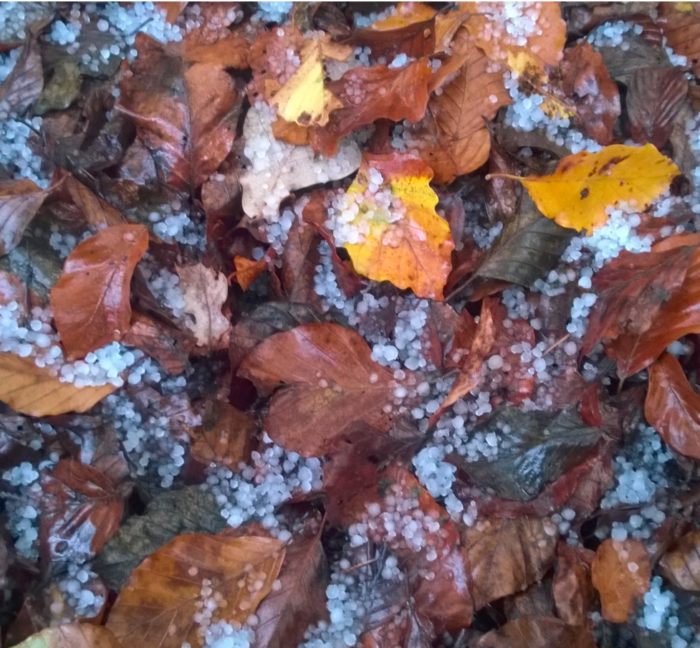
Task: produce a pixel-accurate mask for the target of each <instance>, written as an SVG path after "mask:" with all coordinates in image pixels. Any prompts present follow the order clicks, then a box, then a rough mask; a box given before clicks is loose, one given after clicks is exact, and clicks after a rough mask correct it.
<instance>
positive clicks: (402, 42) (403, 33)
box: [347, 17, 436, 61]
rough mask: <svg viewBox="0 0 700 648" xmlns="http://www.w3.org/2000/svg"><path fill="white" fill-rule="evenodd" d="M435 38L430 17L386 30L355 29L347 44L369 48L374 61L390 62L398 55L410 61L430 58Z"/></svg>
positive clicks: (432, 20) (433, 20)
mask: <svg viewBox="0 0 700 648" xmlns="http://www.w3.org/2000/svg"><path fill="white" fill-rule="evenodd" d="M435 38H436V30H435V18H434V17H430V18H426V19H425V20H421V21H418V22H410V23H408V24H406V25H404V26H403V27H395V28H393V29H387V30H377V29H372V27H371V26H370V27H369V28H368V29H355V31H354V32H353V33H352V36H350V38H349V39H348V41H347V42H348V44H350V45H353V46H355V47H361V48H364V47H367V48H369V50H370V52H371V58H372V59H374V60H377V59H380V58H384V59H385V60H386V61H391V60H393V59H394V58H395V57H396V56H398V55H400V54H405V55H406V56H409V57H411V58H412V59H418V58H421V57H422V56H432V55H433V54H435V53H436V52H435V44H436V40H435Z"/></svg>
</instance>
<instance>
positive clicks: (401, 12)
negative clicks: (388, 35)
mask: <svg viewBox="0 0 700 648" xmlns="http://www.w3.org/2000/svg"><path fill="white" fill-rule="evenodd" d="M436 13H437V12H436V11H435V9H433V8H432V7H431V6H429V5H427V4H425V3H423V2H398V3H397V4H396V11H395V12H394V13H392V14H391V15H390V16H387V17H386V18H381V19H380V20H377V21H375V22H373V23H372V24H371V25H370V26H369V29H373V30H375V31H390V30H392V29H399V28H401V27H406V26H407V25H412V24H414V23H419V22H424V21H426V20H430V19H431V18H433V17H434V16H435V14H436Z"/></svg>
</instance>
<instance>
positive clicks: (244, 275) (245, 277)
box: [233, 255, 267, 290]
mask: <svg viewBox="0 0 700 648" xmlns="http://www.w3.org/2000/svg"><path fill="white" fill-rule="evenodd" d="M233 265H234V266H235V267H236V272H235V278H236V281H237V282H238V285H239V286H240V287H241V288H243V290H248V288H250V286H251V284H252V283H253V282H254V281H255V280H256V279H257V278H258V277H259V276H260V275H261V274H262V273H263V272H265V271H266V270H267V261H265V259H260V260H258V261H253V260H252V259H247V258H246V257H244V256H240V255H236V256H235V257H233Z"/></svg>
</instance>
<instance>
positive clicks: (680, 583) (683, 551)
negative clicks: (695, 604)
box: [659, 530, 700, 592]
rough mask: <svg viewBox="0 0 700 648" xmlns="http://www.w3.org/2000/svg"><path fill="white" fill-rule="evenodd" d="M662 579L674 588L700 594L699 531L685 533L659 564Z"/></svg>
mask: <svg viewBox="0 0 700 648" xmlns="http://www.w3.org/2000/svg"><path fill="white" fill-rule="evenodd" d="M659 569H660V570H661V573H662V574H663V576H664V578H666V579H668V580H669V581H671V583H673V584H674V585H675V586H676V587H680V588H681V589H684V590H689V591H691V592H700V530H698V531H691V532H690V533H686V534H685V535H684V536H683V537H682V538H681V539H680V540H679V541H678V543H677V544H676V546H675V547H674V548H673V550H672V551H668V552H666V554H665V555H664V557H663V558H662V559H661V561H660V562H659Z"/></svg>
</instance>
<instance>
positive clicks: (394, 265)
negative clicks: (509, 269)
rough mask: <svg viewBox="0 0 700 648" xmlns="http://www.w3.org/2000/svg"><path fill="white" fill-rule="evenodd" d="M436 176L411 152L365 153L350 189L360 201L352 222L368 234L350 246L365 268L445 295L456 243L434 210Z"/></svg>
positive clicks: (421, 292)
mask: <svg viewBox="0 0 700 648" xmlns="http://www.w3.org/2000/svg"><path fill="white" fill-rule="evenodd" d="M377 173H379V174H381V178H382V179H381V184H380V185H377V184H376V180H377V176H376V174H377ZM432 177H433V172H432V170H431V169H430V167H429V166H427V165H426V164H425V163H424V162H422V161H421V160H419V159H418V158H416V157H413V156H412V155H405V154H400V153H395V154H391V155H369V154H368V155H366V156H365V158H364V160H363V162H362V165H361V166H360V169H359V171H358V172H357V176H356V178H355V180H354V182H353V183H352V185H350V187H349V188H348V191H347V194H348V196H347V197H348V198H349V199H354V200H355V202H356V203H357V205H358V207H359V212H358V214H357V215H356V216H355V219H354V220H353V221H352V222H351V223H350V226H351V227H354V228H356V229H357V230H358V231H359V232H360V233H362V234H363V240H361V241H360V242H357V243H354V242H353V243H346V244H345V249H346V250H347V251H348V253H349V254H350V258H351V259H352V262H353V264H354V266H355V270H357V272H359V273H360V274H363V275H365V276H367V277H369V278H370V279H374V280H376V281H391V283H393V284H394V285H395V286H397V287H399V288H410V289H412V290H413V292H414V293H415V294H416V295H417V296H418V297H427V298H430V299H436V300H442V299H443V295H442V289H443V287H444V285H445V282H446V281H447V275H448V274H449V272H450V269H451V263H450V254H451V252H452V250H453V248H454V243H453V241H452V236H451V234H450V227H449V225H448V224H447V221H446V220H445V219H444V218H441V217H440V216H438V214H437V212H436V211H435V206H436V205H437V203H438V197H437V195H436V194H435V192H434V191H433V190H432V189H431V188H430V180H431V179H432ZM370 185H372V186H370ZM373 189H374V191H372V190H373ZM382 197H383V198H384V200H383V201H382V200H381V198H382ZM387 197H390V200H389V202H391V206H389V207H388V208H387V207H385V206H384V205H385V203H386V199H387ZM377 201H378V202H377Z"/></svg>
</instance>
